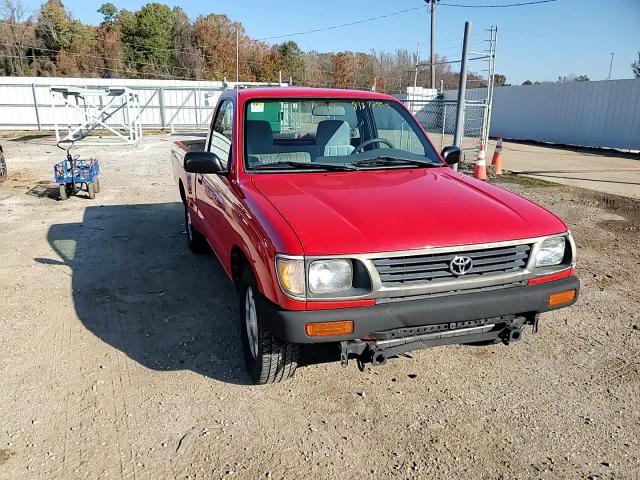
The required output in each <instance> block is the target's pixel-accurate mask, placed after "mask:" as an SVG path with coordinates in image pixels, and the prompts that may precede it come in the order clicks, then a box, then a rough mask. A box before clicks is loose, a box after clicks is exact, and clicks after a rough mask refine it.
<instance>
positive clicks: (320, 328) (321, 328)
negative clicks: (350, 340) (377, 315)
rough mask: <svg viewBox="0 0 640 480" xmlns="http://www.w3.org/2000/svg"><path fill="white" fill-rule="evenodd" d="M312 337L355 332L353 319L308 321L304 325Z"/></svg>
mask: <svg viewBox="0 0 640 480" xmlns="http://www.w3.org/2000/svg"><path fill="white" fill-rule="evenodd" d="M304 329H305V331H306V332H307V335H309V336H310V337H329V336H336V335H350V334H352V333H353V321H351V320H341V321H339V322H317V323H307V324H306V325H305V327H304Z"/></svg>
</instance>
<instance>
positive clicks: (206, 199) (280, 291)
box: [172, 87, 580, 384]
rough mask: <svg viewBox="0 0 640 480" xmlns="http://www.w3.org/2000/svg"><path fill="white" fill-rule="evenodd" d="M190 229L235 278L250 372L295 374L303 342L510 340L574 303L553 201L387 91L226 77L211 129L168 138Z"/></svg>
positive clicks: (417, 344) (356, 352) (398, 349)
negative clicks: (504, 185)
mask: <svg viewBox="0 0 640 480" xmlns="http://www.w3.org/2000/svg"><path fill="white" fill-rule="evenodd" d="M172 156H173V170H174V174H175V177H176V181H177V185H178V189H179V192H180V197H181V199H182V202H183V204H184V217H185V225H186V239H187V243H188V246H189V248H190V249H191V250H193V251H194V252H201V251H203V250H207V249H209V248H210V249H211V250H213V252H214V253H215V255H216V256H217V257H218V259H219V261H220V263H221V265H222V267H223V269H224V270H225V272H226V274H227V275H228V276H229V278H230V280H231V281H232V282H233V284H234V285H235V286H236V288H237V289H238V292H239V311H240V318H239V322H238V327H239V332H240V335H241V338H242V344H243V351H244V357H245V360H246V365H247V368H248V371H249V373H250V375H251V377H252V379H253V381H255V382H256V383H261V384H264V383H272V382H277V381H281V380H284V379H287V378H289V377H290V376H291V375H293V373H294V371H295V369H296V366H297V362H298V353H299V349H300V348H301V346H303V345H304V344H310V343H317V342H335V344H336V345H337V347H338V349H339V354H340V359H341V362H342V364H343V365H345V366H346V365H347V362H348V361H349V360H350V359H355V360H357V362H358V365H359V366H360V367H362V366H363V365H364V364H366V363H372V364H374V365H380V364H383V363H385V362H386V361H387V359H388V358H391V357H397V356H399V355H403V354H407V353H408V352H410V351H412V350H416V349H419V348H425V347H432V346H438V345H447V344H478V343H481V344H482V343H494V342H503V343H505V344H509V343H512V342H515V341H517V340H519V339H520V338H521V336H522V334H523V330H524V327H525V325H531V326H532V330H533V331H534V332H535V331H537V328H538V319H539V315H540V314H541V313H543V312H548V311H550V310H556V309H559V308H563V307H567V306H569V305H572V304H573V303H574V302H575V301H576V299H577V297H578V293H579V289H580V283H579V280H578V279H577V278H576V276H575V275H574V268H575V262H576V247H575V244H574V241H573V239H572V236H571V233H570V232H569V230H568V228H567V225H566V224H565V223H564V222H563V221H562V220H560V219H559V218H558V217H556V216H555V215H554V214H552V213H551V212H549V211H547V210H545V209H544V208H542V207H540V206H538V205H536V204H535V203H533V202H531V201H529V200H527V199H525V198H523V197H520V196H518V195H516V194H514V193H511V192H508V191H506V190H503V189H501V188H499V187H497V186H495V185H491V184H489V183H486V182H482V181H479V180H475V179H473V178H470V177H469V176H466V175H464V174H462V173H459V172H457V171H455V170H453V169H452V168H450V167H451V166H452V165H454V164H456V163H457V162H458V161H459V159H460V149H459V148H456V147H446V148H444V149H443V150H442V152H440V153H438V152H437V150H436V149H435V148H434V146H433V144H432V143H431V142H430V140H429V138H428V137H427V134H426V133H425V131H424V130H423V128H422V127H421V126H420V124H419V123H418V122H417V121H416V119H415V118H414V116H413V115H412V114H411V113H410V112H409V111H407V109H406V108H405V107H404V106H403V105H402V103H401V102H400V101H398V100H397V99H396V98H394V97H391V96H388V95H383V94H379V93H373V92H363V91H350V90H333V89H313V88H286V87H285V88H267V89H263V88H255V89H238V90H233V91H226V92H224V93H223V94H222V95H221V97H220V99H219V102H218V104H217V106H216V108H215V111H214V114H213V118H212V122H211V127H210V131H209V133H208V135H207V137H206V139H195V140H183V141H178V142H176V143H175V145H174V146H173V149H172Z"/></svg>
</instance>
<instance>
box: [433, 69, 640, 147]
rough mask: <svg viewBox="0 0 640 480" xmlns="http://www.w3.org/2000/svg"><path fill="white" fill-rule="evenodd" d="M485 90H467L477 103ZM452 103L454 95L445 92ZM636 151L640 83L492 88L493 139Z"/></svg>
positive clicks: (639, 140) (639, 138) (639, 131)
mask: <svg viewBox="0 0 640 480" xmlns="http://www.w3.org/2000/svg"><path fill="white" fill-rule="evenodd" d="M485 94H486V89H477V90H469V91H468V92H467V98H469V99H481V98H483V96H484V95H485ZM445 97H446V98H448V99H455V98H456V92H453V91H449V92H445ZM500 133H502V134H503V135H504V136H505V137H506V138H511V139H514V140H534V141H538V142H549V143H558V144H564V145H580V146H588V147H604V148H619V149H626V150H640V79H636V80H603V81H596V82H571V83H545V84H540V85H526V86H520V87H500V88H496V89H495V91H494V97H493V114H492V118H491V132H490V134H491V136H492V137H497V136H498V135H499V134H500Z"/></svg>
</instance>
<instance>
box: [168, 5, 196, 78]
mask: <svg viewBox="0 0 640 480" xmlns="http://www.w3.org/2000/svg"><path fill="white" fill-rule="evenodd" d="M172 13H173V25H172V37H173V49H174V53H175V55H174V66H173V74H174V75H175V76H178V77H186V78H193V79H200V78H202V66H203V64H204V56H203V54H202V52H200V51H199V50H198V48H197V47H196V44H195V28H194V26H193V23H191V20H189V17H188V16H187V14H186V13H185V12H184V10H182V8H180V7H174V8H173V12H172Z"/></svg>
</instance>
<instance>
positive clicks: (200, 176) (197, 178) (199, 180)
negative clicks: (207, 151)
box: [196, 174, 202, 185]
mask: <svg viewBox="0 0 640 480" xmlns="http://www.w3.org/2000/svg"><path fill="white" fill-rule="evenodd" d="M196 180H198V183H199V184H201V185H202V175H200V174H198V176H197V177H196Z"/></svg>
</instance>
